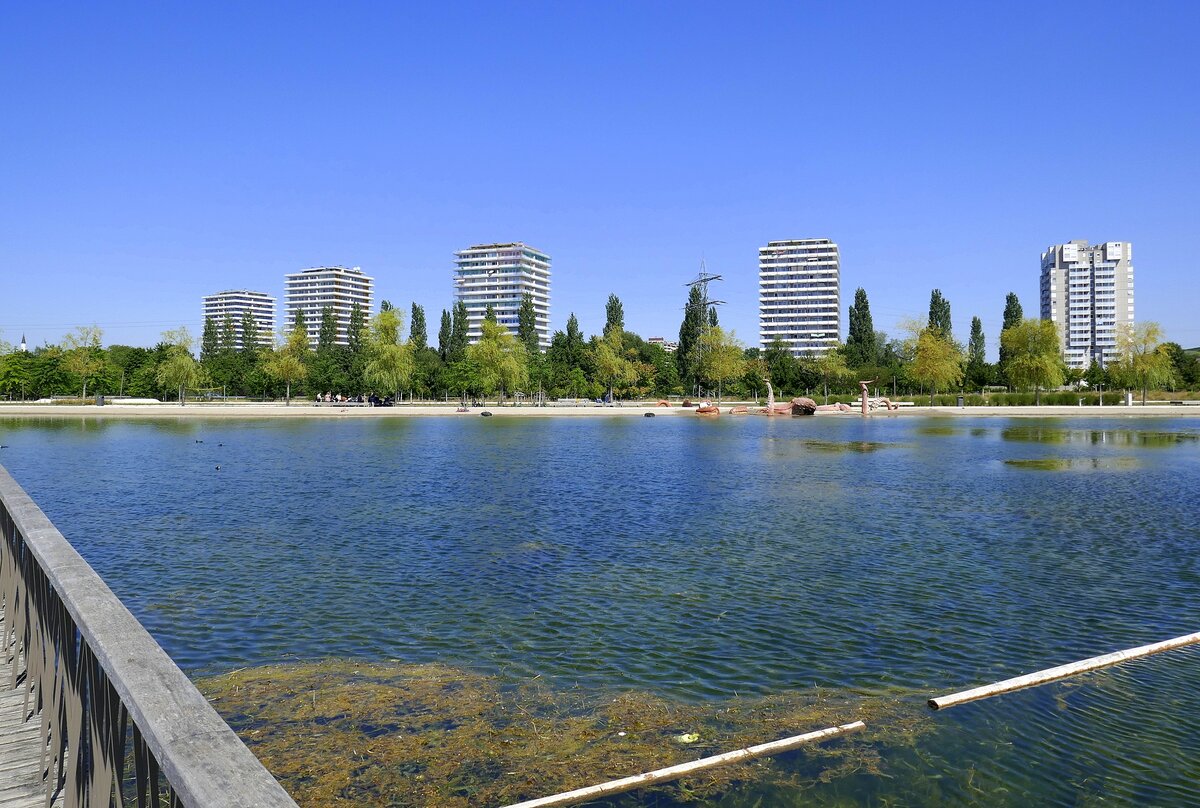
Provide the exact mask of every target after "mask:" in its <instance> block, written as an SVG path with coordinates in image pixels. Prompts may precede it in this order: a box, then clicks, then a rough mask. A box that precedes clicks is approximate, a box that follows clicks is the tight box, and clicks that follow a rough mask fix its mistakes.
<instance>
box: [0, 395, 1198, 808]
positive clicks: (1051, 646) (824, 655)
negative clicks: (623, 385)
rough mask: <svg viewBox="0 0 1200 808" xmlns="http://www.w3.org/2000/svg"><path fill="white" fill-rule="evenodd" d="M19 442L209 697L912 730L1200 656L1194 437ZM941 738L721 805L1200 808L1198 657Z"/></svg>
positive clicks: (405, 422)
mask: <svg viewBox="0 0 1200 808" xmlns="http://www.w3.org/2000/svg"><path fill="white" fill-rule="evenodd" d="M0 443H3V444H6V445H7V446H8V448H6V449H4V450H3V453H2V454H0V462H3V464H4V465H5V466H6V467H7V468H8V469H9V470H10V472H11V473H12V474H13V475H14V477H16V479H17V480H18V482H20V483H21V485H23V486H24V487H25V488H26V490H27V491H29V493H30V494H31V495H32V496H33V497H34V499H35V500H37V502H38V503H39V504H40V505H41V506H42V508H43V509H44V510H45V511H46V513H47V514H48V515H49V516H50V518H51V519H52V520H53V521H54V522H55V523H56V524H57V525H58V527H59V528H60V529H61V530H62V531H63V533H64V534H66V536H67V537H68V538H69V539H70V540H71V541H72V542H73V543H74V544H75V546H76V547H77V548H78V549H79V551H80V552H81V553H82V554H83V555H84V557H85V558H87V559H88V561H89V562H90V563H91V564H92V565H93V566H94V567H95V568H96V570H97V571H98V572H99V573H100V574H101V575H102V576H103V577H104V579H105V580H106V581H107V582H108V583H109V585H110V586H111V587H112V588H113V590H114V591H115V592H116V593H117V594H118V595H119V596H120V597H121V598H122V600H123V601H124V602H125V603H126V604H127V605H128V607H129V608H130V609H131V610H132V611H133V613H134V614H135V615H136V616H137V617H138V618H139V619H140V620H141V621H142V622H143V623H144V624H145V625H146V627H147V628H148V629H149V630H150V631H151V633H153V634H154V636H155V637H156V638H157V639H158V640H159V642H160V643H161V644H162V645H163V646H164V647H165V648H166V650H167V651H168V652H169V653H170V654H171V656H172V657H174V659H175V660H176V661H177V662H178V663H179V664H180V665H181V666H182V667H183V668H184V669H185V670H186V671H187V672H188V673H189V674H192V675H197V676H199V675H204V674H209V673H219V672H222V671H224V670H228V669H231V668H237V667H243V666H253V665H259V664H264V663H276V662H280V661H285V660H291V659H316V658H324V657H330V656H337V657H353V658H360V659H367V660H393V659H398V660H404V661H409V662H423V661H440V662H444V663H447V664H450V665H455V666H460V667H463V668H467V669H471V670H476V671H482V672H486V673H492V674H498V675H500V676H502V677H512V678H514V679H517V678H523V677H525V678H527V677H530V676H541V677H542V678H543V679H544V680H546V681H548V682H551V683H554V684H555V685H556V686H562V687H573V688H582V689H595V690H596V691H597V692H605V691H609V690H619V689H622V688H632V689H640V690H648V691H651V692H654V693H656V694H660V695H662V696H664V697H668V698H671V699H676V700H682V701H688V702H698V701H705V700H719V699H723V698H727V697H730V696H733V695H734V694H738V695H742V696H746V695H764V694H773V693H782V692H787V691H793V690H797V689H812V688H820V689H822V690H828V691H830V692H837V693H857V694H868V695H871V694H883V695H893V696H896V697H898V698H900V699H904V700H910V701H911V703H912V704H913V705H914V709H917V708H919V706H920V705H921V704H922V703H923V702H924V700H925V699H926V698H928V697H929V696H932V695H941V694H944V693H948V692H953V691H956V690H961V689H964V688H966V687H970V686H974V685H977V684H982V683H986V682H991V681H995V680H998V679H1002V678H1006V677H1008V676H1012V675H1016V674H1019V673H1024V672H1028V671H1032V670H1036V669H1040V668H1044V667H1048V666H1051V665H1056V664H1060V663H1063V662H1068V661H1073V660H1077V659H1082V658H1084V657H1088V656H1093V655H1096V654H1100V653H1104V652H1108V651H1112V650H1116V649H1120V648H1126V647H1130V646H1134V645H1140V644H1143V643H1147V642H1152V641H1156V640H1161V639H1166V638H1169V637H1174V636H1177V635H1180V634H1185V633H1189V632H1192V631H1196V630H1198V629H1200V562H1198V560H1197V553H1196V550H1197V545H1198V544H1200V519H1198V517H1200V500H1198V497H1200V422H1198V421H1187V420H1173V419H1163V418H1156V419H1146V420H1129V419H1120V420H1116V419H1114V420H1097V419H1087V420H1082V419H1080V420H1070V419H1053V420H1050V419H1047V420H1030V419H999V418H979V419H971V418H954V419H925V418H917V417H901V418H877V419H870V420H864V419H860V418H856V417H853V418H852V417H847V418H809V419H765V418H742V419H735V418H725V417H722V418H721V419H718V420H702V419H690V418H682V417H670V418H666V417H659V418H655V419H642V418H613V419H603V418H601V419H591V418H588V419H545V420H544V419H535V420H521V419H512V420H509V419H503V418H492V419H480V418H428V419H416V418H414V419H391V418H389V419H380V420H373V419H353V420H346V421H337V420H321V421H307V420H305V421H300V420H295V419H288V420H283V419H280V420H254V421H251V420H247V421H215V420H214V421H202V420H196V421H183V422H175V421H171V422H146V423H127V422H117V421H112V422H109V421H105V420H95V419H82V420H79V419H76V420H65V419H64V420H59V419H42V420H39V419H23V420H16V419H0ZM218 466H219V469H218ZM850 718H851V720H852V717H850ZM923 720H924V721H927V722H928V724H929V726H928V728H927V731H926V732H925V733H924V734H922V735H921V737H920V738H919V739H917V740H916V741H914V743H913V744H911V745H904V746H900V747H896V748H885V749H881V750H880V754H881V770H882V773H883V775H882V776H881V775H879V774H873V773H870V774H869V773H862V774H858V775H850V776H845V777H840V778H838V779H836V780H835V781H833V782H831V783H815V784H812V785H810V786H808V787H806V788H803V789H801V788H796V789H793V790H786V789H785V790H782V791H781V790H779V789H777V788H773V789H772V790H770V791H763V790H761V789H756V788H755V787H754V786H748V787H745V788H741V789H738V790H737V791H736V793H731V794H729V795H727V796H726V797H723V798H721V799H720V801H719V802H714V803H713V804H719V805H722V806H730V807H732V806H739V807H740V806H752V805H756V804H757V805H763V806H769V805H792V804H812V803H817V804H839V805H840V804H845V805H942V804H946V805H961V804H968V803H976V804H988V805H1014V806H1016V805H1029V804H1039V805H1051V804H1057V805H1093V804H1100V803H1104V804H1106V805H1109V804H1128V805H1195V804H1200V653H1196V652H1194V651H1180V652H1172V653H1169V654H1165V655H1162V656H1159V657H1155V658H1152V659H1149V660H1144V661H1141V662H1135V663H1131V664H1128V665H1126V666H1123V667H1121V668H1118V669H1111V670H1109V671H1105V672H1101V673H1096V674H1091V675H1088V676H1086V677H1081V678H1078V679H1075V680H1071V681H1069V682H1067V683H1059V684H1054V685H1049V686H1045V687H1041V688H1038V689H1034V690H1030V691H1025V692H1022V693H1018V694H1012V695H1008V696H1004V697H1000V698H997V699H992V700H989V701H985V702H980V703H976V704H971V705H965V706H962V707H957V708H955V709H953V710H949V711H944V712H941V713H937V714H932V713H931V714H929V715H928V717H926V718H924V719H923ZM869 731H870V730H869V728H868V732H869ZM763 740H770V739H769V738H764V739H763ZM783 765H788V763H787V761H786V760H785V761H784V762H783ZM796 765H801V764H799V763H797V764H796Z"/></svg>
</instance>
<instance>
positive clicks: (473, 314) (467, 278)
mask: <svg viewBox="0 0 1200 808" xmlns="http://www.w3.org/2000/svg"><path fill="white" fill-rule="evenodd" d="M454 263H455V265H456V269H455V270H454V299H455V301H456V302H457V301H461V302H462V303H464V304H466V307H467V323H468V328H467V340H468V341H469V342H470V343H471V344H472V345H474V344H475V343H476V342H478V341H479V338H480V336H482V335H483V325H482V324H483V318H484V317H485V316H486V315H487V308H488V306H489V305H490V306H491V307H492V310H493V311H494V312H495V313H496V320H497V322H499V323H500V325H502V326H504V327H505V328H507V329H508V330H509V331H511V332H512V333H514V334H515V333H517V313H518V311H519V310H520V308H521V300H522V298H523V297H524V296H525V295H526V294H529V295H530V296H531V297H532V298H533V310H534V314H535V317H534V330H536V331H537V335H538V345H540V346H541V348H542V350H545V349H546V348H549V347H550V256H548V255H546V254H545V253H544V252H541V251H540V250H535V249H534V248H533V247H530V246H529V245H528V244H524V243H521V242H516V243H513V244H477V245H475V246H474V247H469V248H467V249H465V250H459V251H458V252H456V253H455V254H454Z"/></svg>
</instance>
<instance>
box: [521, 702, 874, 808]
mask: <svg viewBox="0 0 1200 808" xmlns="http://www.w3.org/2000/svg"><path fill="white" fill-rule="evenodd" d="M865 726H866V724H864V723H863V722H861V721H855V722H854V723H852V724H842V725H841V726H837V727H828V728H826V729H819V730H817V731H815V732H807V733H805V734H804V735H793V736H792V737H791V738H783V739H782V740H778V741H771V742H770V743H764V744H759V745H758V746H748V747H746V748H745V749H738V750H736V751H734V752H725V753H723V754H720V755H713V756H712V757H706V758H700V759H699V760H693V761H692V762H690V763H681V764H679V765H678V766H668V767H667V768H665V769H656V770H655V771H652V772H646V773H645V774H638V775H634V776H633V777H624V778H622V779H620V780H609V781H608V782H607V783H600V784H599V785H595V786H588V787H587V788H579V789H576V790H574V791H566V792H563V793H562V794H555V795H554V796H551V797H539V798H538V799H536V800H527V801H525V802H518V803H513V804H512V805H509V806H508V808H552V806H558V805H573V804H575V803H577V802H584V801H586V800H594V799H599V798H600V797H606V796H608V795H610V794H620V793H622V792H625V791H632V790H633V789H635V788H640V787H642V786H650V785H654V784H655V783H663V782H666V781H668V780H677V779H679V778H680V777H684V776H685V775H689V774H692V773H693V772H699V771H704V770H705V769H713V768H716V767H717V766H724V765H726V764H728V763H737V762H739V761H743V760H751V759H753V758H757V757H763V756H764V755H773V754H776V753H778V752H786V751H787V750H789V749H795V748H796V747H797V746H802V745H804V744H806V743H810V742H812V741H823V740H825V739H826V738H834V737H837V736H838V735H844V734H845V733H847V732H856V731H858V730H860V729H862V728H863V727H865Z"/></svg>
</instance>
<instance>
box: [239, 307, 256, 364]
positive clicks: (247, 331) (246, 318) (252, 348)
mask: <svg viewBox="0 0 1200 808" xmlns="http://www.w3.org/2000/svg"><path fill="white" fill-rule="evenodd" d="M240 330H241V332H242V354H243V355H249V356H253V355H254V354H255V353H257V352H258V348H259V342H260V340H259V333H258V323H256V322H255V321H254V315H253V314H251V313H250V312H248V311H244V312H242V325H241V329H240Z"/></svg>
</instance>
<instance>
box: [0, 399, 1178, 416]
mask: <svg viewBox="0 0 1200 808" xmlns="http://www.w3.org/2000/svg"><path fill="white" fill-rule="evenodd" d="M734 404H736V402H731V403H727V404H723V405H722V407H721V410H722V414H724V413H726V412H728V408H729V407H731V406H734ZM750 406H751V408H753V405H750ZM455 410H456V407H455V406H454V405H438V404H418V405H402V406H399V407H339V406H336V405H324V406H314V405H313V404H311V403H308V402H305V403H300V402H293V403H292V404H291V406H286V405H284V404H187V405H184V406H182V407H181V406H179V405H178V404H108V405H105V406H103V407H96V406H90V405H89V406H71V405H54V404H0V417H4V416H36V417H49V418H66V417H70V418H78V417H80V416H85V417H93V418H115V419H128V420H137V419H143V418H405V417H411V416H436V417H458V418H470V417H476V418H477V417H479V414H480V413H482V412H484V411H487V412H490V413H492V414H493V415H494V416H496V417H503V418H556V417H557V418H579V417H593V418H594V417H607V418H614V417H631V416H632V417H642V416H644V415H645V414H646V413H653V414H654V415H656V416H660V415H668V416H689V417H696V416H695V414H694V412H693V411H692V410H690V409H683V408H682V407H679V406H674V407H670V408H667V407H657V406H654V405H653V404H650V403H645V404H634V403H631V404H623V405H619V406H615V407H602V406H561V407H555V406H550V407H528V406H525V407H508V406H505V407H496V406H486V407H470V408H468V410H467V411H466V412H456V411H455ZM914 416H917V417H922V416H923V417H950V418H961V417H969V418H975V417H1003V418H1014V417H1016V418H1200V405H1197V404H1193V405H1191V406H1188V405H1183V406H1179V405H1170V404H1150V405H1147V406H1145V407H1143V406H1141V405H1138V404H1135V405H1134V406H1132V407H1124V406H1105V407H1049V406H1047V407H962V408H959V407H902V408H901V409H899V410H896V411H893V412H890V413H889V412H882V411H880V412H876V413H873V414H872V415H871V417H883V418H887V417H892V418H895V417H901V418H910V417H914ZM819 417H822V418H827V417H837V418H855V417H861V416H860V415H858V413H840V414H838V413H821V414H820V416H819Z"/></svg>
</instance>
